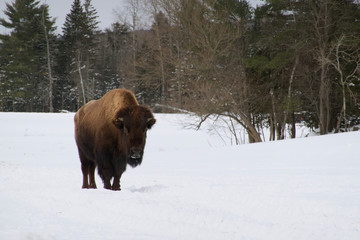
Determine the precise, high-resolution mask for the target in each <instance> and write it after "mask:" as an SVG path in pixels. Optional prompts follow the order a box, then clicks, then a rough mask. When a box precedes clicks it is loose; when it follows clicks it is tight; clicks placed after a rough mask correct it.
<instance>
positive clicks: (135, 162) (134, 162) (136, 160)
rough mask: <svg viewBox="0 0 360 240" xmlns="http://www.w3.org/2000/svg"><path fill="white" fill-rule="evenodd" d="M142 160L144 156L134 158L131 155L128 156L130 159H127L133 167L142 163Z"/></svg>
mask: <svg viewBox="0 0 360 240" xmlns="http://www.w3.org/2000/svg"><path fill="white" fill-rule="evenodd" d="M141 162H142V157H140V158H133V157H131V156H129V157H128V161H127V163H128V164H129V165H130V166H131V167H133V168H134V167H136V166H138V165H140V164H141Z"/></svg>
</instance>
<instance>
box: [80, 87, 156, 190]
mask: <svg viewBox="0 0 360 240" xmlns="http://www.w3.org/2000/svg"><path fill="white" fill-rule="evenodd" d="M155 122H156V120H155V118H154V116H153V114H152V112H151V110H150V109H149V108H148V107H145V106H140V105H139V104H138V102H137V100H136V98H135V96H134V94H133V93H132V92H131V91H129V90H125V89H114V90H111V91H109V92H108V93H106V94H105V95H104V96H103V97H102V98H101V99H99V100H93V101H90V102H88V103H87V104H85V105H84V106H82V107H81V108H80V109H79V110H78V111H77V113H76V114H75V140H76V144H77V146H78V151H79V157H80V161H81V170H82V173H83V186H82V187H83V188H96V183H95V176H94V175H95V168H96V166H97V168H98V173H99V175H100V177H101V178H102V180H103V182H104V188H106V189H112V190H120V178H121V175H122V173H123V172H124V171H125V170H126V165H127V164H129V165H130V166H132V167H136V166H137V165H140V164H141V162H142V157H143V153H144V147H145V142H146V131H147V129H150V128H151V127H152V126H153V125H154V124H155ZM111 179H113V183H112V184H111ZM89 181H90V183H89Z"/></svg>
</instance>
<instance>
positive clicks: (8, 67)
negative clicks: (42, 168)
mask: <svg viewBox="0 0 360 240" xmlns="http://www.w3.org/2000/svg"><path fill="white" fill-rule="evenodd" d="M128 4H129V8H128V11H129V15H130V16H131V18H130V20H123V21H121V20H119V21H117V22H114V23H113V24H112V25H111V27H110V28H108V29H105V30H100V29H99V28H98V23H99V21H100V19H99V17H98V15H97V10H96V9H95V8H94V7H93V5H92V2H91V0H82V1H81V0H74V1H73V3H72V6H71V9H69V13H68V14H67V16H66V21H65V23H64V25H63V27H62V33H61V34H57V33H56V28H55V19H54V18H53V17H52V16H50V15H49V6H48V5H46V4H40V2H39V1H36V0H13V1H10V0H8V3H7V5H6V9H5V10H4V14H5V15H6V16H7V18H6V19H5V18H3V19H0V25H2V26H4V27H5V28H7V29H9V30H10V31H9V32H10V33H9V34H2V35H0V111H4V112H9V111H13V112H19V111H21V112H60V111H72V112H74V111H77V109H78V108H80V107H81V106H82V105H83V104H85V103H86V102H88V101H90V100H92V99H98V98H100V97H101V96H102V95H104V94H105V93H106V92H107V91H109V90H110V89H113V88H118V87H122V88H127V89H131V90H132V91H133V92H134V93H135V95H136V97H137V99H138V100H139V103H141V104H145V105H149V106H151V107H152V108H153V109H154V111H155V112H173V111H176V110H181V111H187V112H192V113H195V114H197V115H198V116H199V118H200V120H199V123H198V126H199V127H200V125H201V123H202V122H203V121H205V120H206V119H208V118H212V119H217V118H220V117H226V118H228V119H229V121H230V124H229V128H230V129H231V126H232V125H233V123H234V124H238V125H241V126H242V127H244V129H246V132H247V134H248V137H249V142H261V141H262V139H261V137H260V131H261V129H262V128H263V127H268V128H269V129H271V133H272V134H271V136H270V140H276V139H283V138H284V134H285V132H286V131H289V132H290V135H291V137H295V135H296V132H295V125H296V123H298V122H304V123H306V125H307V126H308V127H310V128H314V129H315V128H316V129H319V133H320V134H328V133H330V132H339V131H348V130H349V129H350V128H351V127H352V126H355V125H358V124H360V102H359V100H360V98H359V97H360V1H358V0H266V1H264V3H263V4H262V5H261V6H257V7H252V6H251V5H250V4H249V2H248V1H246V0H146V1H145V0H128ZM140 9H143V10H144V9H145V10H146V12H147V16H148V17H149V18H150V21H151V24H150V25H149V26H147V27H142V26H141V24H139V19H141V14H140ZM119 19H120V18H119Z"/></svg>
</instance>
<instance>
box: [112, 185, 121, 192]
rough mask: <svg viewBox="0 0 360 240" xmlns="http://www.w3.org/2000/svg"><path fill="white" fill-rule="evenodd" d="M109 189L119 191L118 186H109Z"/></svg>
mask: <svg viewBox="0 0 360 240" xmlns="http://www.w3.org/2000/svg"><path fill="white" fill-rule="evenodd" d="M111 190H113V191H121V189H120V186H118V187H115V186H113V187H112V188H111Z"/></svg>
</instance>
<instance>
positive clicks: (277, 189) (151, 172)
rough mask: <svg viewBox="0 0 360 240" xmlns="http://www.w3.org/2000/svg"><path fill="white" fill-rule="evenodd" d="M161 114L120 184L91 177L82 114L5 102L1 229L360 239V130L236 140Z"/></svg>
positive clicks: (31, 235)
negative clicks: (80, 136)
mask: <svg viewBox="0 0 360 240" xmlns="http://www.w3.org/2000/svg"><path fill="white" fill-rule="evenodd" d="M156 118H157V120H158V122H157V124H156V125H155V126H154V128H153V129H152V130H150V131H149V133H148V143H147V146H146V151H145V155H144V160H143V164H142V165H141V166H140V167H137V168H134V169H132V168H131V167H128V169H127V171H126V172H125V174H124V175H123V177H122V181H121V184H122V191H120V192H114V191H108V190H104V189H103V187H102V183H101V180H100V178H99V177H97V185H98V189H96V190H83V189H81V185H82V174H81V170H80V162H79V159H78V155H77V149H76V145H75V141H74V134H73V114H25V113H0V153H1V157H0V239H4V240H8V239H9V240H13V239H16V240H18V239H20V240H62V239H71V240H79V239H80V240H85V239H86V240H92V239H94V240H95V239H105V240H107V239H114V240H115V239H116V240H118V239H121V240H124V239H125V240H127V239H134V240H150V239H151V240H162V239H164V240H168V239H170V240H171V239H179V240H182V239H186V240H193V239H199V240H200V239H201V240H205V239H206V240H207V239H210V240H212V239H219V240H220V239H221V240H228V239H236V240H237V239H244V240H255V239H256V240H262V239H264V240H294V239H295V240H297V239H299V240H305V239H306V240H309V239H311V240H335V239H338V240H359V239H360V132H351V133H343V134H337V135H328V136H321V137H309V138H299V139H296V140H286V141H278V142H267V143H259V144H251V145H249V144H247V145H240V146H227V147H225V146H217V144H216V143H217V141H219V139H218V137H217V136H215V135H209V134H208V132H207V131H205V130H203V131H194V130H188V129H183V128H182V126H181V124H180V122H181V121H183V119H184V116H183V115H177V114H173V115H170V114H168V115H166V114H164V115H161V114H157V115H156ZM220 142H221V141H220Z"/></svg>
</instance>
